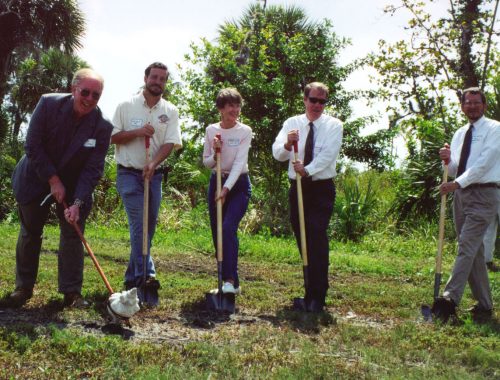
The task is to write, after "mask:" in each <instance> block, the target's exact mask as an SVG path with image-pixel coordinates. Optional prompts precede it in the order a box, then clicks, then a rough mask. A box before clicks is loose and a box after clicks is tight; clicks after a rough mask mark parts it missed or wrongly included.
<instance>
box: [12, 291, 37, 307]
mask: <svg viewBox="0 0 500 380" xmlns="http://www.w3.org/2000/svg"><path fill="white" fill-rule="evenodd" d="M32 296H33V289H27V288H21V287H17V288H16V290H14V291H13V292H12V293H11V294H10V296H9V302H10V303H11V304H12V306H14V307H20V306H23V305H24V304H25V303H26V302H27V301H28V300H29V299H30V298H31V297H32Z"/></svg>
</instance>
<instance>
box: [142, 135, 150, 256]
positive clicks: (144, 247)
mask: <svg viewBox="0 0 500 380" xmlns="http://www.w3.org/2000/svg"><path fill="white" fill-rule="evenodd" d="M144 146H145V148H146V166H147V165H149V136H146V137H144ZM148 219H149V179H146V178H144V199H143V205H142V255H143V256H144V257H145V256H147V255H148V246H149V244H148V243H149V242H148V240H149V239H148V232H149V228H148Z"/></svg>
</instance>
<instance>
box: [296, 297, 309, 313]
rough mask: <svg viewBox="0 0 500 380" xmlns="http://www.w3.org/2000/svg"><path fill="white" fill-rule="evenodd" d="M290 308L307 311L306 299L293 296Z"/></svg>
mask: <svg viewBox="0 0 500 380" xmlns="http://www.w3.org/2000/svg"><path fill="white" fill-rule="evenodd" d="M292 309H293V310H294V311H307V306H306V301H305V300H304V298H294V299H293V306H292Z"/></svg>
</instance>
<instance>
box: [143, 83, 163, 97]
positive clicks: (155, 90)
mask: <svg viewBox="0 0 500 380" xmlns="http://www.w3.org/2000/svg"><path fill="white" fill-rule="evenodd" d="M146 89H147V90H148V92H149V93H150V94H151V95H153V96H160V95H162V94H163V89H161V88H160V86H157V85H153V86H146Z"/></svg>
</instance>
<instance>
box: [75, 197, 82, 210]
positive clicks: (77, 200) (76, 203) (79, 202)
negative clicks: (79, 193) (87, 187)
mask: <svg viewBox="0 0 500 380" xmlns="http://www.w3.org/2000/svg"><path fill="white" fill-rule="evenodd" d="M83 204H84V202H83V201H82V200H81V199H78V198H76V199H75V201H74V202H73V205H74V206H78V208H79V209H81V208H82V207H83Z"/></svg>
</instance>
